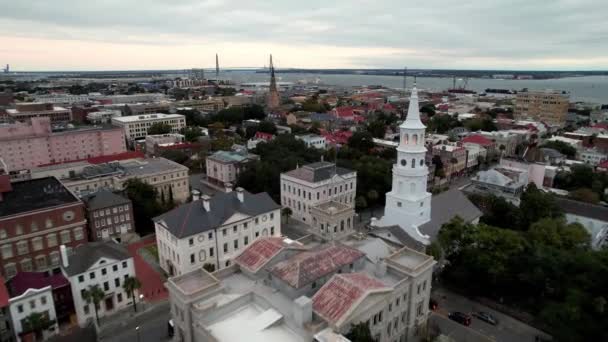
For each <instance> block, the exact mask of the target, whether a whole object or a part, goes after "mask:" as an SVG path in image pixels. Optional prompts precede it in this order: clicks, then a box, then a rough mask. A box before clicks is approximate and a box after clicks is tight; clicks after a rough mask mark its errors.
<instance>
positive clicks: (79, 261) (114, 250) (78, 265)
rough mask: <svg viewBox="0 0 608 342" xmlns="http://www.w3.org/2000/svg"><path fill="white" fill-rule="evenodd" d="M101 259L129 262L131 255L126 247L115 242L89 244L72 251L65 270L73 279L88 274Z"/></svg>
mask: <svg viewBox="0 0 608 342" xmlns="http://www.w3.org/2000/svg"><path fill="white" fill-rule="evenodd" d="M101 258H108V259H115V260H127V259H129V258H131V255H130V254H129V251H128V250H127V248H126V247H125V246H123V245H121V244H118V243H116V242H113V241H103V242H89V243H87V244H86V245H81V246H78V247H76V248H75V249H74V250H73V251H72V254H71V255H69V256H68V261H69V264H68V267H65V268H64V270H65V272H66V273H67V275H68V276H70V277H71V276H73V275H76V274H80V273H83V272H86V271H87V270H88V269H89V268H90V267H91V266H92V265H94V264H95V263H96V262H97V261H98V260H99V259H101Z"/></svg>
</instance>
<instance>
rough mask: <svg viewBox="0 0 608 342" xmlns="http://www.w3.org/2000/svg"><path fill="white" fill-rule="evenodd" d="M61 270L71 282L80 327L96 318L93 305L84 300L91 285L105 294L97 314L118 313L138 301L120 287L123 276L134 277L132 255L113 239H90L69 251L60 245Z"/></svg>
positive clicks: (103, 315) (123, 279)
mask: <svg viewBox="0 0 608 342" xmlns="http://www.w3.org/2000/svg"><path fill="white" fill-rule="evenodd" d="M61 271H62V272H63V275H64V276H65V277H66V278H67V279H68V280H69V282H70V286H71V288H72V296H73V298H74V308H75V310H76V318H77V319H78V324H79V325H80V326H84V325H86V324H87V322H88V321H90V320H93V319H95V308H93V304H90V303H88V302H87V301H86V299H85V291H88V290H89V289H90V288H91V287H93V286H97V287H99V288H100V289H101V290H102V291H103V292H104V294H105V296H104V298H103V300H102V301H101V303H99V308H98V310H97V313H98V315H99V317H105V316H108V315H111V314H113V313H115V312H118V311H120V310H122V309H124V308H125V307H127V306H128V305H131V304H132V303H133V301H134V300H137V299H136V298H131V294H130V293H128V292H126V291H125V290H124V288H123V283H124V281H125V279H127V278H129V277H131V278H134V277H135V266H134V265H133V257H131V255H130V254H129V251H128V250H127V248H126V247H125V246H123V245H121V244H118V243H116V242H113V241H105V242H91V243H89V244H87V245H82V246H79V247H78V248H76V249H74V250H73V251H72V253H70V254H68V252H67V251H66V250H65V249H63V246H62V267H61ZM135 297H137V295H136V296H135Z"/></svg>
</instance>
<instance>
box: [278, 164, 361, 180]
mask: <svg viewBox="0 0 608 342" xmlns="http://www.w3.org/2000/svg"><path fill="white" fill-rule="evenodd" d="M334 172H335V174H337V175H340V176H342V175H345V174H348V173H353V172H355V171H353V170H349V169H345V168H343V167H339V166H338V167H334V163H329V162H317V163H312V164H308V165H304V166H302V167H300V168H297V169H295V170H291V171H289V172H287V173H285V174H286V175H288V176H290V177H294V178H298V179H301V180H303V181H307V182H310V183H317V182H321V181H324V180H327V179H330V178H331V177H333V176H334Z"/></svg>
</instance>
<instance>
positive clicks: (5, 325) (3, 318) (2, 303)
mask: <svg viewBox="0 0 608 342" xmlns="http://www.w3.org/2000/svg"><path fill="white" fill-rule="evenodd" d="M0 95H2V94H0ZM10 297H11V296H10V294H9V293H8V290H7V288H6V285H5V284H4V278H3V277H1V276H0V341H1V342H11V341H13V336H14V335H13V328H12V324H11V313H10V310H9V299H10Z"/></svg>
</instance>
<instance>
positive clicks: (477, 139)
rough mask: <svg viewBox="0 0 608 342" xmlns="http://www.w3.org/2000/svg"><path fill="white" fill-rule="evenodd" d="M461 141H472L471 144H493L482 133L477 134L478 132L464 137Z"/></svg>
mask: <svg viewBox="0 0 608 342" xmlns="http://www.w3.org/2000/svg"><path fill="white" fill-rule="evenodd" d="M462 142H463V143H473V144H477V145H481V146H490V145H493V144H494V143H493V142H492V140H490V139H488V138H486V137H484V136H483V135H479V134H473V135H469V136H468V137H464V138H463V139H462Z"/></svg>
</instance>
